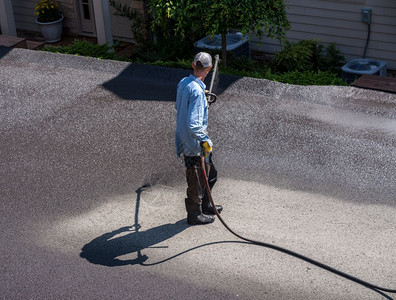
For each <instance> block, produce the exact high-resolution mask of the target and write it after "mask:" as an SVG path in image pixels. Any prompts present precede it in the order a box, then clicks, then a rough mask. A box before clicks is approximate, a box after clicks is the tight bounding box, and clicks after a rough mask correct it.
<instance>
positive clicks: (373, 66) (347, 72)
mask: <svg viewBox="0 0 396 300" xmlns="http://www.w3.org/2000/svg"><path fill="white" fill-rule="evenodd" d="M341 69H342V79H344V80H345V81H346V82H347V83H351V82H353V81H355V80H356V79H358V78H359V77H360V76H362V75H364V74H369V75H379V76H386V73H387V70H386V63H385V62H382V61H378V60H374V59H366V58H361V59H353V60H351V61H349V62H347V63H346V64H345V65H343V66H342V68H341Z"/></svg>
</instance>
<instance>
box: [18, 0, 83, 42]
mask: <svg viewBox="0 0 396 300" xmlns="http://www.w3.org/2000/svg"><path fill="white" fill-rule="evenodd" d="M37 2H38V1H36V0H13V1H12V7H13V9H14V17H15V25H16V28H17V29H22V30H30V31H40V28H39V26H38V25H37V24H36V21H35V20H36V16H35V14H34V13H35V11H34V8H35V6H36V3H37ZM58 3H59V6H60V11H61V12H62V13H63V15H64V17H65V19H64V22H63V27H64V31H65V32H66V33H69V34H73V33H75V32H76V29H77V28H76V27H77V26H76V21H77V20H76V14H75V8H74V0H63V1H58Z"/></svg>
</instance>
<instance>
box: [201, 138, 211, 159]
mask: <svg viewBox="0 0 396 300" xmlns="http://www.w3.org/2000/svg"><path fill="white" fill-rule="evenodd" d="M201 145H202V149H203V153H204V157H205V158H206V157H208V155H209V154H210V153H211V152H212V147H211V146H210V145H209V143H208V142H203V143H202V144H201Z"/></svg>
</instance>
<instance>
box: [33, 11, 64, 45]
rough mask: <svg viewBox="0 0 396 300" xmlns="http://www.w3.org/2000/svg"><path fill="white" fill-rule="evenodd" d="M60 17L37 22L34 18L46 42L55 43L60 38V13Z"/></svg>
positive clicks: (61, 19)
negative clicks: (49, 20)
mask: <svg viewBox="0 0 396 300" xmlns="http://www.w3.org/2000/svg"><path fill="white" fill-rule="evenodd" d="M60 16H61V18H60V19H59V20H57V21H53V22H47V23H43V22H39V21H38V19H37V18H36V23H37V24H39V26H40V31H41V34H42V36H43V37H44V38H45V42H46V43H56V42H58V41H60V40H61V37H62V23H63V22H62V21H63V18H64V17H63V15H62V14H60Z"/></svg>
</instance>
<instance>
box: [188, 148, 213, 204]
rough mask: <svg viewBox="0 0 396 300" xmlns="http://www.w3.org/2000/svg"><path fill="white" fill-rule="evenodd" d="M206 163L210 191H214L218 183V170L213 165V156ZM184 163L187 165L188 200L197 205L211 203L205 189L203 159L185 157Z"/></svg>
mask: <svg viewBox="0 0 396 300" xmlns="http://www.w3.org/2000/svg"><path fill="white" fill-rule="evenodd" d="M205 161H206V162H205V168H206V175H207V176H208V181H209V187H210V190H212V188H213V186H214V185H215V183H216V181H217V170H216V168H215V167H214V165H213V161H212V155H210V156H209V157H208V158H207V159H205ZM184 162H185V165H186V179H187V198H189V199H191V200H192V201H193V202H194V203H196V204H201V203H202V201H204V202H209V196H208V193H207V191H206V189H205V178H204V176H203V172H202V164H201V157H199V156H185V157H184Z"/></svg>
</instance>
